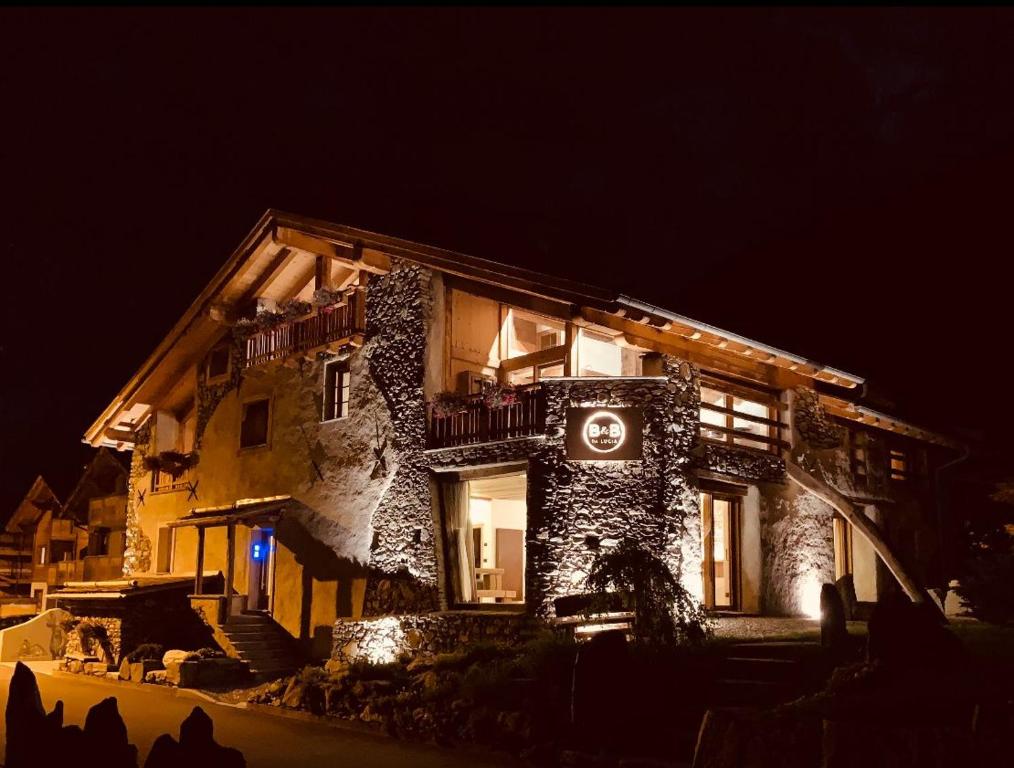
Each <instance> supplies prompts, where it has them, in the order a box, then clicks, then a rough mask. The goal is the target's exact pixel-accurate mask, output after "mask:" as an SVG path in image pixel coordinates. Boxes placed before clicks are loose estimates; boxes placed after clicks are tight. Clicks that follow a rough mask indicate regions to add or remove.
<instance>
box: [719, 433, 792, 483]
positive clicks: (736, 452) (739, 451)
mask: <svg viewBox="0 0 1014 768" xmlns="http://www.w3.org/2000/svg"><path fill="white" fill-rule="evenodd" d="M701 445H702V448H703V452H704V460H703V461H702V462H701V464H702V466H703V467H704V469H707V470H710V471H711V472H719V473H721V474H723V475H730V476H732V477H735V478H737V479H739V480H754V481H756V482H774V483H777V482H781V481H783V480H784V479H785V462H784V461H783V460H782V457H781V456H777V455H775V454H773V453H765V452H762V451H752V450H750V449H748V448H739V447H737V446H733V445H716V444H715V443H702V444H701Z"/></svg>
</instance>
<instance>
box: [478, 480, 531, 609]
mask: <svg viewBox="0 0 1014 768" xmlns="http://www.w3.org/2000/svg"><path fill="white" fill-rule="evenodd" d="M526 493H527V475H525V474H524V473H520V474H514V475H499V476H496V477H488V478H483V479H481V480H472V481H471V482H469V483H468V518H469V523H470V526H471V534H472V539H471V540H472V546H471V548H470V549H471V555H472V562H471V567H470V568H468V565H467V564H464V563H463V564H462V566H463V567H464V568H467V569H468V570H470V571H471V572H472V573H473V574H474V580H475V595H474V601H475V602H479V603H521V602H524V589H525V529H526V527H527V515H528V511H527V504H526V500H525V497H526Z"/></svg>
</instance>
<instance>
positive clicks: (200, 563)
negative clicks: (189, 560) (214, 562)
mask: <svg viewBox="0 0 1014 768" xmlns="http://www.w3.org/2000/svg"><path fill="white" fill-rule="evenodd" d="M203 589H204V528H198V529H197V572H196V573H195V574H194V594H195V595H199V594H201V591H202V590H203Z"/></svg>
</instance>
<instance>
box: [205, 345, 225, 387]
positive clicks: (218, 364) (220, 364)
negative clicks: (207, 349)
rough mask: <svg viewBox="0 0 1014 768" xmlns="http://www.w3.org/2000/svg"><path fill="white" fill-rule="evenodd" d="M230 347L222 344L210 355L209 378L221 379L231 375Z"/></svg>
mask: <svg viewBox="0 0 1014 768" xmlns="http://www.w3.org/2000/svg"><path fill="white" fill-rule="evenodd" d="M229 357H230V355H229V346H228V345H226V344H221V345H219V346H217V347H215V348H214V349H213V350H211V354H209V355H208V378H209V379H220V378H222V377H224V376H228V375H229Z"/></svg>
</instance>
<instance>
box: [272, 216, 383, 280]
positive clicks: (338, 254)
mask: <svg viewBox="0 0 1014 768" xmlns="http://www.w3.org/2000/svg"><path fill="white" fill-rule="evenodd" d="M274 239H275V242H277V243H281V244H282V245H285V246H287V247H289V248H298V249H299V250H301V251H306V252H307V253H314V254H317V255H319V256H326V257H328V258H330V259H334V260H335V261H338V262H340V263H342V264H346V265H348V266H350V267H355V268H356V269H362V270H365V271H366V272H373V273H374V274H378V275H384V274H387V273H388V272H390V271H391V257H390V256H388V255H387V254H386V253H383V252H381V251H378V250H377V249H375V248H363V247H362V244H361V243H358V242H355V241H353V242H342V241H338V240H325V239H324V238H321V237H315V236H314V235H307V234H305V233H303V232H300V231H298V230H295V229H292V228H290V227H276V228H275V232H274Z"/></svg>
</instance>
